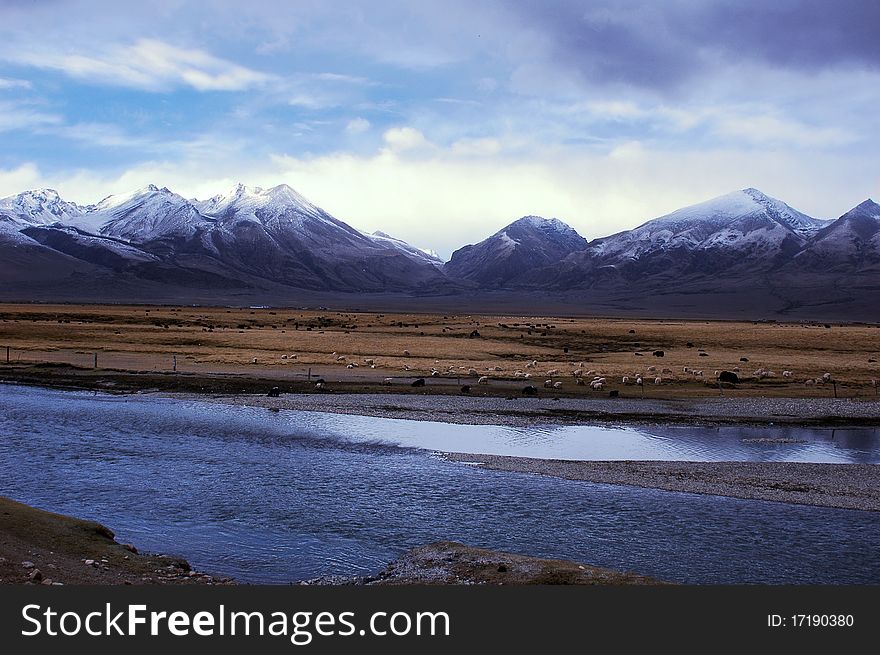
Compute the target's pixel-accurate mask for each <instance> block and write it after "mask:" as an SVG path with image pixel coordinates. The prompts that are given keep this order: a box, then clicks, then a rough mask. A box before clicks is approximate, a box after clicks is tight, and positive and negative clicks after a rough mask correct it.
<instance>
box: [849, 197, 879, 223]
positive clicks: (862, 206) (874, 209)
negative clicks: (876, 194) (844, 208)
mask: <svg viewBox="0 0 880 655" xmlns="http://www.w3.org/2000/svg"><path fill="white" fill-rule="evenodd" d="M855 211H858V212H862V213H865V214H870V215H872V216H873V217H874V218H878V219H880V205H878V204H877V203H876V202H874V201H873V200H872V199H871V198H868V199H867V200H865V201H864V202H860V203H859V204H858V205H856V206H855V207H853V208H852V209H851V210H850V212H855Z"/></svg>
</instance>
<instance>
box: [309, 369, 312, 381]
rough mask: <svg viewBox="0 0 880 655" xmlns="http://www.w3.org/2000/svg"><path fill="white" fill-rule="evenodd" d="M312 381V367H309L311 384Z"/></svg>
mask: <svg viewBox="0 0 880 655" xmlns="http://www.w3.org/2000/svg"><path fill="white" fill-rule="evenodd" d="M311 381H312V367H311V366H309V382H311Z"/></svg>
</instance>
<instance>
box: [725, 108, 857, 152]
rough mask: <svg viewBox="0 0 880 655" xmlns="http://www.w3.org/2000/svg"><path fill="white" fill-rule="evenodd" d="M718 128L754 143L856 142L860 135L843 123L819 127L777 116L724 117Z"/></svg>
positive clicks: (833, 144)
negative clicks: (844, 126)
mask: <svg viewBox="0 0 880 655" xmlns="http://www.w3.org/2000/svg"><path fill="white" fill-rule="evenodd" d="M715 131H716V132H717V133H718V134H720V135H722V136H725V137H729V138H740V139H746V140H747V141H749V142H751V143H764V144H774V145H778V144H787V145H792V146H801V147H824V146H841V145H846V144H848V143H852V142H853V141H855V140H856V139H857V137H856V135H854V134H852V133H850V132H848V131H847V130H845V129H843V128H839V127H816V126H810V125H806V124H804V123H801V122H798V121H796V120H793V119H782V118H777V117H776V116H767V115H757V116H728V117H725V118H722V119H720V120H719V121H718V122H717V124H716V125H715Z"/></svg>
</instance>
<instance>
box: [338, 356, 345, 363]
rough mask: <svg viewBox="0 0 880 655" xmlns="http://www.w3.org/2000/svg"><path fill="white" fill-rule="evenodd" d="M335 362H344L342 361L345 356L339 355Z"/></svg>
mask: <svg viewBox="0 0 880 655" xmlns="http://www.w3.org/2000/svg"><path fill="white" fill-rule="evenodd" d="M336 361H337V362H344V361H345V355H340V356H339V357H337V358H336Z"/></svg>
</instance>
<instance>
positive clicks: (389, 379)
mask: <svg viewBox="0 0 880 655" xmlns="http://www.w3.org/2000/svg"><path fill="white" fill-rule="evenodd" d="M392 382H394V379H393V378H385V379H384V380H382V384H384V385H385V386H386V387H389V386H391V383H392Z"/></svg>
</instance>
